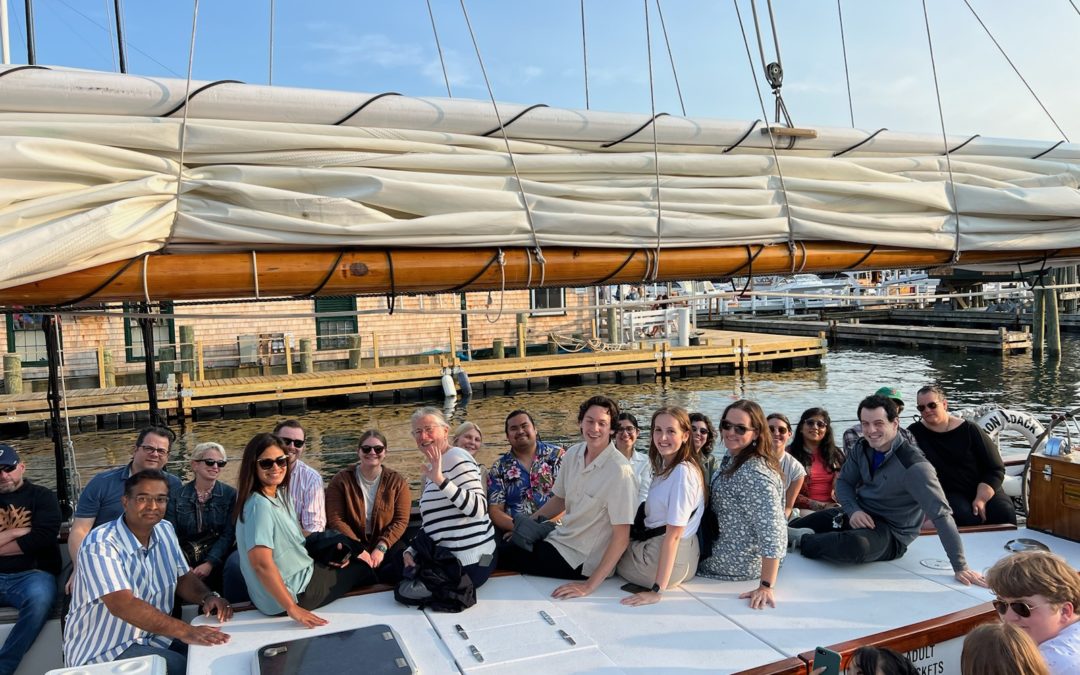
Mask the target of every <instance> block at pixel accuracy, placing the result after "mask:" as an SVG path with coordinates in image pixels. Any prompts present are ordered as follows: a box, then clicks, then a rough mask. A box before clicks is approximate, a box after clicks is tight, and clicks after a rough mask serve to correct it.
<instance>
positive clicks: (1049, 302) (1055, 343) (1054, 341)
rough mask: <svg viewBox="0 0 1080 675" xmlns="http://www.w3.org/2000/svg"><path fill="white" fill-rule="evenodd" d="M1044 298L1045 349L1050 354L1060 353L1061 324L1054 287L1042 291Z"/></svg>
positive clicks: (1057, 354)
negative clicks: (1059, 322)
mask: <svg viewBox="0 0 1080 675" xmlns="http://www.w3.org/2000/svg"><path fill="white" fill-rule="evenodd" d="M1043 293H1045V294H1046V299H1045V300H1044V301H1043V304H1044V305H1045V306H1046V351H1047V353H1048V354H1049V355H1050V356H1059V355H1060V354H1061V326H1060V325H1059V324H1058V299H1057V297H1058V292H1057V289H1056V288H1048V289H1046V290H1044V291H1043Z"/></svg>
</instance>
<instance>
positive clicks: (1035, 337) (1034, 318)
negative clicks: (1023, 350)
mask: <svg viewBox="0 0 1080 675" xmlns="http://www.w3.org/2000/svg"><path fill="white" fill-rule="evenodd" d="M1032 292H1033V293H1034V294H1035V305H1034V306H1033V307H1032V310H1031V355H1032V356H1034V357H1035V358H1039V357H1040V356H1042V352H1043V342H1044V341H1045V340H1046V291H1045V289H1042V288H1035V289H1032Z"/></svg>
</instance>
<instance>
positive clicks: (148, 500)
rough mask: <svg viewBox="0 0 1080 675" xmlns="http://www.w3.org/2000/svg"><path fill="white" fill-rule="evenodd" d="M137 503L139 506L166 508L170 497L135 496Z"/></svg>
mask: <svg viewBox="0 0 1080 675" xmlns="http://www.w3.org/2000/svg"><path fill="white" fill-rule="evenodd" d="M135 503H136V504H138V505H139V506H149V505H151V504H155V505H157V506H165V505H166V504H168V503H169V495H135Z"/></svg>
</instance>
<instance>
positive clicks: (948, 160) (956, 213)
mask: <svg viewBox="0 0 1080 675" xmlns="http://www.w3.org/2000/svg"><path fill="white" fill-rule="evenodd" d="M964 1H965V2H967V0H964ZM922 6H923V21H924V22H925V24H926V44H927V45H928V46H929V48H930V68H931V70H932V71H933V73H934V96H935V98H936V99H937V108H938V119H939V120H940V121H941V146H942V147H943V148H945V151H946V152H945V166H946V168H948V170H949V193H950V195H951V196H952V203H953V217H954V218H956V238H955V243H954V245H953V262H954V263H955V262H956V261H957V260H959V259H960V204H959V202H957V200H956V180H955V179H954V178H953V171H952V157H951V156H950V155H949V152H948V150H949V137H948V136H946V135H945V111H944V109H943V108H942V107H941V88H940V87H939V86H938V76H937V61H936V60H935V59H934V40H933V39H932V37H931V35H930V13H929V11H927V9H926V0H923V2H922Z"/></svg>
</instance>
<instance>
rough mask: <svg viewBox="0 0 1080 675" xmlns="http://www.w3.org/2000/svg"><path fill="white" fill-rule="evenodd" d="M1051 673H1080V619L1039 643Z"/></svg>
mask: <svg viewBox="0 0 1080 675" xmlns="http://www.w3.org/2000/svg"><path fill="white" fill-rule="evenodd" d="M1039 652H1041V653H1042V655H1043V658H1044V659H1046V666H1047V668H1049V669H1050V675H1080V621H1076V622H1073V623H1071V624H1069V625H1068V626H1066V627H1065V628H1064V629H1062V631H1061V632H1060V633H1058V634H1057V635H1055V636H1054V637H1052V638H1050V639H1049V640H1047V641H1045V642H1043V643H1042V644H1040V645H1039Z"/></svg>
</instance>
